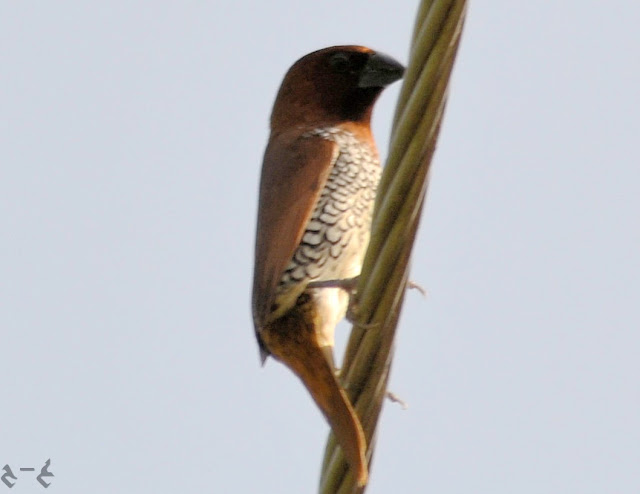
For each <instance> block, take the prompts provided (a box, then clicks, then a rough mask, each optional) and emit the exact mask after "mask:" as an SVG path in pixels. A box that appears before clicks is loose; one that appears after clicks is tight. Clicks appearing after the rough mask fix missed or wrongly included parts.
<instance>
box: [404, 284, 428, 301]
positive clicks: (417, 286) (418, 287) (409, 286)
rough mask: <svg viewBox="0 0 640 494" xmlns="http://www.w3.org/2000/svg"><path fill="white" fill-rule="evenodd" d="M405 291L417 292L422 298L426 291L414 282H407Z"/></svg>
mask: <svg viewBox="0 0 640 494" xmlns="http://www.w3.org/2000/svg"><path fill="white" fill-rule="evenodd" d="M407 289H408V290H418V291H419V292H420V293H421V294H422V296H423V297H426V296H427V291H426V290H425V289H424V287H423V286H422V285H420V284H418V283H416V282H415V281H411V280H409V281H407Z"/></svg>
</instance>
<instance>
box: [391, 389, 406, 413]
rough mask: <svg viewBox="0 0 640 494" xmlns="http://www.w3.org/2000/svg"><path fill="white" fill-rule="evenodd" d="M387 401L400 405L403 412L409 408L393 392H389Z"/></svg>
mask: <svg viewBox="0 0 640 494" xmlns="http://www.w3.org/2000/svg"><path fill="white" fill-rule="evenodd" d="M387 399H388V400H389V401H393V402H394V403H397V404H399V405H400V406H401V407H402V409H403V410H406V409H407V408H409V404H408V403H407V402H406V401H404V400H403V399H402V398H400V397H399V396H398V395H397V394H395V393H393V392H392V391H387Z"/></svg>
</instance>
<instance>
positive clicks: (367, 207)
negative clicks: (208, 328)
mask: <svg viewBox="0 0 640 494" xmlns="http://www.w3.org/2000/svg"><path fill="white" fill-rule="evenodd" d="M403 73H404V67H403V65H402V64H401V63H399V62H398V61H396V60H395V59H393V58H392V57H390V56H388V55H385V54H384V53H381V52H377V51H374V50H372V49H371V48H367V47H364V46H357V45H343V46H332V47H329V48H324V49H321V50H318V51H314V52H312V53H309V54H308V55H305V56H304V57H302V58H300V59H299V60H298V61H297V62H295V63H294V64H293V65H292V66H291V68H290V69H289V70H288V72H287V73H286V74H285V76H284V79H283V81H282V84H281V86H280V89H279V90H278V93H277V96H276V99H275V102H274V105H273V110H272V113H271V119H270V135H269V140H268V143H267V146H266V150H265V153H264V159H263V164H262V173H261V178H260V188H259V201H258V214H257V228H256V243H255V259H254V278H253V291H252V312H253V322H254V329H255V333H256V337H257V340H258V345H259V349H260V354H261V357H262V363H263V364H264V362H265V360H266V358H267V357H268V356H272V357H273V358H275V359H276V360H279V361H281V362H282V363H283V364H285V365H286V366H288V367H289V368H290V369H291V370H292V371H293V372H294V373H295V374H296V375H297V376H298V377H299V378H300V379H301V380H302V382H303V384H304V385H305V387H306V388H307V390H308V391H309V393H310V394H311V396H312V398H313V399H314V401H315V402H316V404H317V405H318V407H319V408H320V410H321V411H322V413H323V414H324V416H325V417H326V419H327V421H328V422H329V425H330V426H331V428H332V429H333V431H334V433H335V436H336V439H337V441H338V443H339V444H340V446H341V448H342V450H343V453H344V454H345V457H346V459H347V461H348V463H349V465H350V466H351V468H352V469H353V471H354V473H355V476H356V479H357V483H358V485H360V486H363V485H365V484H366V483H367V479H368V468H367V459H366V441H365V437H364V433H363V429H362V426H361V423H360V421H359V419H358V417H357V415H356V413H355V411H354V409H353V406H352V404H351V403H350V401H349V398H348V396H347V394H346V392H345V390H344V389H343V388H342V387H341V385H340V383H339V382H338V379H337V377H336V370H335V366H334V359H333V346H334V332H335V327H336V324H337V323H338V322H339V321H340V320H341V319H343V318H344V317H345V314H346V312H347V309H348V306H349V298H350V293H349V287H350V286H352V285H353V283H350V280H354V279H355V278H356V277H357V276H358V275H359V274H360V270H361V268H362V263H363V259H364V255H365V252H366V249H367V245H368V243H369V236H370V230H371V217H372V211H373V205H374V200H375V192H376V188H377V185H378V181H379V178H380V174H381V167H380V158H379V154H378V151H377V147H376V143H375V140H374V138H373V134H372V131H371V116H372V111H373V106H374V104H375V102H376V100H377V99H378V97H379V96H380V94H381V93H382V90H383V89H384V88H385V87H387V86H388V85H390V84H391V83H393V82H395V81H397V80H398V79H400V78H401V77H402V75H403ZM323 283H326V285H327V286H322V284H323Z"/></svg>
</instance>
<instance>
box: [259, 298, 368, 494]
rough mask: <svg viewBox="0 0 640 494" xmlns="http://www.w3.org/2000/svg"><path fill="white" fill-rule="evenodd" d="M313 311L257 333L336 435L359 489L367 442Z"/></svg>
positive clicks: (296, 312) (304, 309)
mask: <svg viewBox="0 0 640 494" xmlns="http://www.w3.org/2000/svg"><path fill="white" fill-rule="evenodd" d="M313 320H314V317H313V307H312V306H310V304H305V305H304V306H300V305H299V306H296V307H294V308H293V309H292V310H291V311H290V312H289V313H287V314H285V315H284V316H282V317H281V318H279V319H277V320H276V321H273V322H272V323H270V324H269V325H267V326H266V327H264V328H263V329H262V331H261V332H260V337H261V338H262V340H263V342H264V343H265V345H266V347H267V348H268V349H269V351H270V352H271V354H272V355H273V356H274V357H275V358H277V359H278V360H280V361H281V362H283V363H284V364H285V365H286V366H287V367H289V368H290V369H291V370H292V371H293V372H294V373H295V374H296V375H297V376H298V377H299V378H300V379H301V380H302V382H303V384H304V385H305V386H306V388H307V389H308V390H309V393H311V396H312V397H313V399H314V401H315V402H316V404H317V405H318V407H319V408H320V410H322V413H323V414H324V416H325V417H326V419H327V421H328V422H329V424H330V425H331V428H332V429H333V432H334V433H335V435H336V439H337V440H338V443H339V444H340V446H341V447H342V451H343V452H344V454H345V457H346V458H347V461H348V462H349V464H350V465H351V468H352V469H353V471H354V473H355V475H356V478H357V481H358V485H359V486H364V485H365V484H366V483H367V479H368V471H367V459H366V441H365V438H364V433H363V431H362V425H361V424H360V420H359V419H358V416H357V415H356V413H355V411H354V409H353V406H352V405H351V403H350V401H349V398H348V397H347V395H346V393H345V392H344V389H342V387H341V386H340V383H338V380H337V379H336V377H335V374H334V369H333V368H332V366H331V365H330V364H329V362H328V361H327V359H326V358H325V354H324V352H323V350H322V348H321V347H320V346H319V344H318V340H317V338H316V333H315V327H314V322H313Z"/></svg>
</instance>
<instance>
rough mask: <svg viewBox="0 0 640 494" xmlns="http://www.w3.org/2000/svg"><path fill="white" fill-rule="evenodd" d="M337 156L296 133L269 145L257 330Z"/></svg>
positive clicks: (258, 256) (259, 236)
mask: <svg viewBox="0 0 640 494" xmlns="http://www.w3.org/2000/svg"><path fill="white" fill-rule="evenodd" d="M337 154H338V150H337V145H336V144H335V143H334V142H332V141H328V140H326V139H322V138H320V137H315V136H305V135H304V134H302V135H301V133H300V132H299V131H298V132H297V133H295V134H291V133H284V134H279V135H277V136H275V137H272V139H271V140H270V141H269V144H268V146H267V149H266V151H265V155H264V161H263V168H262V178H261V180H260V203H259V208H258V228H257V233H256V247H255V268H254V278H253V318H254V323H255V325H256V330H258V329H259V328H260V327H261V326H262V325H263V324H264V323H265V321H266V318H267V316H268V315H269V313H270V311H271V305H272V303H273V301H274V297H275V290H276V287H277V285H278V282H279V281H280V278H281V277H282V274H283V272H284V270H285V268H286V267H287V264H288V263H289V261H290V260H291V258H292V256H293V254H294V252H295V249H296V247H297V246H298V244H299V243H300V241H301V239H302V235H303V234H304V231H305V227H306V225H307V222H308V221H309V218H310V217H311V214H312V212H313V209H314V206H315V204H316V202H317V201H318V198H319V196H320V193H321V191H322V189H323V188H324V186H325V183H326V181H327V178H328V176H329V173H330V171H331V168H332V166H333V163H334V162H335V159H336V158H337Z"/></svg>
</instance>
